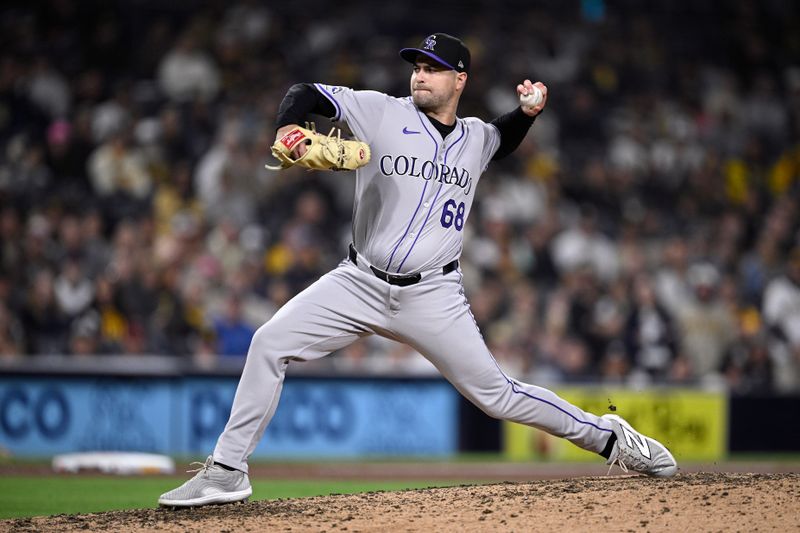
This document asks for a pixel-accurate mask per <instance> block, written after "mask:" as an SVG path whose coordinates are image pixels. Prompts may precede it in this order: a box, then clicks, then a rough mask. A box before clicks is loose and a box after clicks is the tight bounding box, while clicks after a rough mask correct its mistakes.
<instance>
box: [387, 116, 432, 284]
mask: <svg viewBox="0 0 800 533" xmlns="http://www.w3.org/2000/svg"><path fill="white" fill-rule="evenodd" d="M417 115H418V118H419V123H420V124H422V127H423V128H425V131H426V132H427V133H428V137H430V138H431V140H432V141H433V146H434V147H435V150H434V151H433V161H436V156H437V155H439V143H437V142H436V138H435V137H434V136H433V134H431V132H430V130H429V129H428V127H427V126H426V125H425V122H424V121H423V120H422V114H420V112H419V110H417ZM427 190H428V182H427V181H425V186H424V187H423V188H422V194H421V195H420V196H419V203H417V208H416V209H414V214H413V215H411V220H409V221H408V226H406V231H405V233H403V236H402V237H400V240H399V241H397V244H395V246H394V250H392V255H390V256H389V262H388V263H386V271H387V272H388V271H389V268H390V267H391V266H392V261H393V260H394V254H395V253H396V252H397V249H398V248H400V245H401V244H403V240H404V239H405V238H406V235H408V231H409V230H410V229H411V224H413V223H414V219H415V218H417V213H418V212H419V206H421V205H422V199H423V198H425V191H427ZM426 220H427V219H426ZM417 238H419V234H417ZM414 242H417V241H416V240H415V241H414ZM411 247H412V248H413V247H414V245H413V244H412V245H411ZM406 257H408V254H406ZM403 261H405V259H403ZM400 266H402V264H401V265H400ZM397 271H398V272H400V269H399V267H398V270H397Z"/></svg>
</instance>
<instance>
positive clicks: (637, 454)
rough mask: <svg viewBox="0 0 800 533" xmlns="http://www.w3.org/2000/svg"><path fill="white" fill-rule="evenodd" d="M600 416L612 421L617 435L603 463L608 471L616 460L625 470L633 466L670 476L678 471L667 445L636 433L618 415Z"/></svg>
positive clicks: (639, 470)
mask: <svg viewBox="0 0 800 533" xmlns="http://www.w3.org/2000/svg"><path fill="white" fill-rule="evenodd" d="M602 418H603V419H605V420H608V421H609V422H610V423H611V429H612V431H613V432H614V435H615V436H616V437H617V440H616V442H615V443H614V447H613V448H612V450H611V456H610V457H609V458H608V462H607V463H606V464H607V465H609V472H610V471H611V467H613V466H614V465H615V464H617V465H619V467H620V468H621V469H622V470H623V471H624V472H628V471H631V470H632V471H634V472H639V473H640V474H645V475H648V476H653V477H672V476H674V475H675V474H677V473H678V463H677V462H676V461H675V458H674V457H673V456H672V454H671V453H669V450H668V449H667V447H666V446H664V445H663V444H661V443H660V442H658V441H657V440H655V439H653V438H650V437H646V436H644V435H642V434H641V433H638V432H637V431H636V430H634V429H633V428H632V427H631V425H630V424H628V422H627V421H626V420H625V419H624V418H622V417H620V416H617V415H603V416H602Z"/></svg>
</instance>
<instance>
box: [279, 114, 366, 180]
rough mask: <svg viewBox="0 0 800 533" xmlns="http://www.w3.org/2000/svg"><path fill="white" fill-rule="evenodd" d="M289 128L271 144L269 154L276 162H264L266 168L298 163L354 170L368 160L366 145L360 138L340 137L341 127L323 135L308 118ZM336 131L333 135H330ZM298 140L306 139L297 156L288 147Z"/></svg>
mask: <svg viewBox="0 0 800 533" xmlns="http://www.w3.org/2000/svg"><path fill="white" fill-rule="evenodd" d="M306 126H307V127H306V128H301V127H300V126H298V127H296V128H294V129H293V130H291V131H289V132H288V133H287V134H286V135H284V136H283V137H281V138H280V139H278V140H277V141H275V144H273V145H272V155H273V156H275V159H277V160H278V161H279V162H280V165H275V166H271V165H266V167H267V168H268V169H270V170H282V169H284V168H289V167H291V166H294V165H300V166H302V167H306V168H308V169H311V170H355V169H357V168H359V167H363V166H364V165H366V164H367V163H369V157H370V151H369V145H367V143H364V142H361V141H350V140H347V139H342V130H337V129H336V128H332V129H331V132H330V133H329V134H328V135H327V136H326V135H321V134H319V133H317V130H316V127H315V126H314V123H313V122H312V123H311V124H310V125H309V124H308V123H306ZM334 133H336V135H334ZM299 143H306V152H305V153H304V154H303V155H302V156H300V157H298V158H297V159H293V158H292V151H293V150H294V149H295V147H297V145H298V144H299Z"/></svg>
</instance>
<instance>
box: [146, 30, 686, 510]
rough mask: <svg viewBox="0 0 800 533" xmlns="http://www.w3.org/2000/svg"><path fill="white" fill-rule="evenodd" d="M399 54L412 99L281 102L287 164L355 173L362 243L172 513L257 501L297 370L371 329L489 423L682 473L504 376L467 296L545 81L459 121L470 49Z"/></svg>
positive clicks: (260, 364) (633, 437) (268, 350)
mask: <svg viewBox="0 0 800 533" xmlns="http://www.w3.org/2000/svg"><path fill="white" fill-rule="evenodd" d="M400 56H401V57H402V58H403V59H404V60H406V61H408V62H409V63H411V64H412V65H413V69H412V71H411V83H410V89H411V96H407V97H404V98H395V97H392V96H388V95H386V94H382V93H380V92H375V91H355V90H352V89H349V88H347V87H339V86H333V85H324V84H320V83H315V84H298V85H295V86H293V87H292V88H291V89H289V91H288V93H287V94H286V97H285V98H284V100H283V102H282V103H281V105H280V108H279V110H278V118H277V126H278V129H277V139H276V142H275V145H274V146H273V154H275V157H276V158H277V159H278V162H279V167H280V168H286V167H288V166H292V165H302V166H307V167H308V168H316V169H331V170H340V169H350V170H356V192H355V204H354V208H353V233H352V244H351V245H350V249H349V250H348V254H347V257H346V258H345V259H344V260H343V261H342V262H341V263H340V264H339V265H338V267H337V268H335V269H334V270H333V271H331V272H329V273H327V274H325V275H324V276H322V277H321V278H320V279H319V280H318V281H317V282H316V283H314V284H313V285H311V286H310V287H308V288H307V289H306V290H304V291H303V292H301V293H300V294H298V295H297V296H295V297H294V298H293V299H292V300H291V301H289V302H288V303H287V304H286V305H285V306H284V307H283V308H281V309H280V310H279V311H278V312H277V313H276V314H275V316H274V317H273V318H272V319H271V320H270V321H269V322H267V323H266V324H264V325H263V326H262V327H261V328H259V329H258V331H257V332H256V333H255V335H254V336H253V340H252V342H251V344H250V349H249V352H248V354H247V362H246V364H245V367H244V371H243V373H242V377H241V380H240V382H239V386H238V389H237V391H236V396H235V399H234V403H233V409H232V411H231V416H230V420H229V421H228V423H227V425H226V427H225V430H224V431H223V433H222V435H220V437H219V440H218V441H217V445H216V448H215V449H214V452H213V454H212V455H211V456H209V457H208V459H207V460H206V462H205V464H203V465H202V466H201V467H200V468H199V469H198V472H197V475H195V477H193V478H192V479H190V480H189V481H187V482H186V483H184V484H183V485H182V486H180V487H178V488H177V489H175V490H172V491H170V492H167V493H166V494H163V495H162V496H161V497H160V498H159V500H158V501H159V503H160V504H161V505H164V506H174V507H186V506H198V505H206V504H211V503H224V502H234V501H240V500H244V499H246V498H248V497H249V496H250V495H251V493H252V488H251V486H250V481H249V479H248V476H247V468H248V467H247V460H248V458H249V456H250V454H251V453H252V452H253V450H254V449H255V447H256V444H257V443H258V442H259V440H260V439H261V437H262V435H263V433H264V430H265V429H266V427H267V425H268V424H269V422H270V419H271V418H272V416H273V414H274V413H275V409H276V408H277V406H278V399H279V398H280V394H281V387H282V385H283V380H284V375H285V371H286V367H287V366H288V365H289V362H290V361H309V360H313V359H317V358H320V357H324V356H325V355H327V354H329V353H330V352H332V351H335V350H339V349H341V348H344V347H345V346H347V345H349V344H350V343H352V342H354V341H355V340H356V339H358V338H360V337H364V336H367V335H382V336H384V337H387V338H390V339H393V340H396V341H400V342H403V343H406V344H408V345H410V346H412V347H413V348H414V349H415V350H417V351H418V352H419V353H421V354H422V355H424V356H425V357H426V358H428V359H429V360H430V361H431V363H433V364H434V365H435V366H436V368H437V369H438V370H439V372H441V373H442V375H443V376H444V377H445V378H447V380H449V381H450V383H452V384H453V386H454V387H456V389H458V391H459V392H460V393H461V394H463V395H464V396H466V397H467V398H468V399H469V400H470V401H471V402H472V403H474V404H475V405H477V406H478V407H480V408H481V409H482V410H483V411H484V412H486V413H487V414H488V415H490V416H493V417H496V418H500V419H505V420H511V421H514V422H518V423H520V424H526V425H528V426H533V427H536V428H539V429H541V430H543V431H546V432H548V433H551V434H553V435H557V436H559V437H563V438H565V439H568V440H569V441H570V442H573V443H574V444H576V445H578V446H580V447H581V448H584V449H586V450H591V451H593V452H596V453H597V454H599V455H601V456H602V457H604V458H606V459H607V464H609V465H613V464H615V463H616V464H618V465H619V466H620V467H621V468H623V469H624V470H626V471H627V470H628V469H630V470H633V471H636V472H641V473H643V474H647V475H651V476H660V477H668V476H672V475H674V474H675V473H676V471H677V463H676V462H675V459H674V458H673V456H672V455H671V454H670V452H669V451H668V450H667V449H666V447H664V446H663V445H662V444H661V443H659V442H657V441H656V440H654V439H652V438H650V437H646V436H644V435H642V434H640V433H638V432H637V431H635V430H634V429H633V428H632V427H631V426H630V425H629V424H628V423H627V422H626V421H625V420H623V419H622V418H620V417H618V416H615V415H604V416H597V415H594V414H591V413H587V412H585V411H583V410H581V409H579V408H577V407H575V406H574V405H572V404H570V403H568V402H566V401H565V400H563V399H561V398H559V397H558V396H557V395H556V394H554V393H553V392H551V391H549V390H547V389H544V388H541V387H537V386H534V385H529V384H526V383H521V382H519V381H516V380H515V379H513V378H512V377H510V376H508V375H506V374H505V373H504V372H503V370H502V369H501V368H500V366H499V365H498V364H497V362H496V361H495V359H494V357H492V354H491V353H490V352H489V350H488V349H487V347H486V344H485V342H484V340H483V337H482V336H481V333H480V331H479V330H478V327H477V325H476V323H475V320H474V319H473V317H472V313H471V312H470V307H469V303H468V301H467V299H466V297H465V295H464V287H463V284H462V276H461V270H460V268H459V262H458V259H459V256H460V254H461V250H462V246H463V238H464V226H465V224H466V222H467V218H468V217H469V214H470V211H471V208H472V201H473V199H474V195H475V191H476V189H477V184H478V180H480V178H481V174H482V173H483V172H484V171H485V170H486V168H487V166H488V165H489V164H490V163H491V162H492V161H493V160H495V159H500V158H502V157H505V156H507V155H509V154H510V153H511V152H513V151H514V150H515V149H516V148H517V146H519V144H520V142H521V141H522V139H523V138H524V137H525V135H526V134H527V132H528V130H529V129H530V127H531V125H532V124H533V122H534V120H535V118H536V116H537V115H538V114H539V113H540V112H541V111H542V109H544V107H545V105H546V103H547V87H545V86H544V85H543V84H542V83H538V82H537V83H531V81H530V80H524V82H523V83H521V84H519V85H517V93H518V94H519V96H520V102H521V105H520V107H518V108H516V109H515V110H513V111H511V112H510V113H507V114H505V115H502V116H500V117H498V118H496V119H494V120H492V121H491V122H489V123H487V122H484V121H482V120H480V119H478V118H474V117H468V118H461V117H458V116H457V114H456V111H457V108H458V102H459V99H460V97H461V94H462V93H463V91H464V88H465V87H466V84H467V80H468V76H469V71H470V53H469V50H468V49H467V47H466V46H465V45H464V43H463V42H461V41H460V40H459V39H457V38H455V37H452V36H450V35H447V34H444V33H436V34H433V35H430V36H429V37H427V38H425V39H424V40H423V42H422V43H421V44H420V45H419V47H418V48H405V49H403V50H401V51H400ZM312 113H313V114H320V115H323V116H327V117H330V118H332V119H333V120H334V121H343V122H346V123H347V125H348V126H349V127H350V129H351V131H352V132H353V134H354V135H355V137H356V138H357V141H347V140H343V139H341V137H340V136H339V135H338V134H337V133H335V132H330V133H329V134H327V135H325V134H323V133H317V132H316V131H315V130H314V129H313V128H303V127H301V126H300V124H304V123H305V120H306V119H307V117H308V115H309V114H312Z"/></svg>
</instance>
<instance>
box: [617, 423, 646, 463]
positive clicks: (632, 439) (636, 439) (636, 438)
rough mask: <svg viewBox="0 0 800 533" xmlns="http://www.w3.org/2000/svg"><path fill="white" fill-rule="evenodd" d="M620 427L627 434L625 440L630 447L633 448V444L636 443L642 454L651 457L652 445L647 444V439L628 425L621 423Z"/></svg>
mask: <svg viewBox="0 0 800 533" xmlns="http://www.w3.org/2000/svg"><path fill="white" fill-rule="evenodd" d="M620 428H621V429H622V434H623V435H625V442H626V443H627V444H628V447H629V448H633V445H634V444H636V447H637V448H639V451H640V452H641V453H642V455H644V456H645V457H647V458H648V459H650V446H648V445H647V440H646V439H645V438H644V437H643V436H642V435H639V434H638V433H636V432H634V431H633V430H631V429H629V428H628V427H627V426H624V425H622V424H620Z"/></svg>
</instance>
